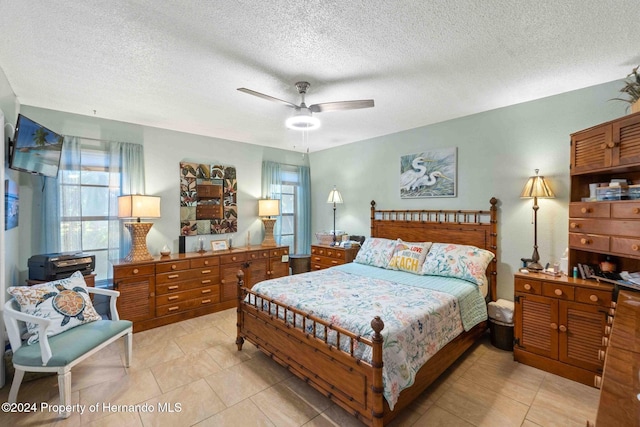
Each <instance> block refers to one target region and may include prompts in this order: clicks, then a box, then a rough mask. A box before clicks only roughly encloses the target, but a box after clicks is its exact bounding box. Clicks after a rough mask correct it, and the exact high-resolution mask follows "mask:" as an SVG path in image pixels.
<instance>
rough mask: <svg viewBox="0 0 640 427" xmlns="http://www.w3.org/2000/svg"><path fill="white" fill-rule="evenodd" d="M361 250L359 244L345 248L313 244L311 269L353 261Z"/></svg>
mask: <svg viewBox="0 0 640 427" xmlns="http://www.w3.org/2000/svg"><path fill="white" fill-rule="evenodd" d="M359 250H360V247H359V246H358V247H351V248H349V249H345V248H341V247H338V246H326V245H311V271H316V270H322V269H324V268H329V267H333V266H336V265H340V264H346V263H348V262H351V261H353V260H354V259H355V257H356V255H357V254H358V251H359Z"/></svg>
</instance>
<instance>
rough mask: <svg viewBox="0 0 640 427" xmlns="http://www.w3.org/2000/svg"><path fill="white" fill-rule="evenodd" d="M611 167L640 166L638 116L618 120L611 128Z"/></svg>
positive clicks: (639, 124) (639, 119)
mask: <svg viewBox="0 0 640 427" xmlns="http://www.w3.org/2000/svg"><path fill="white" fill-rule="evenodd" d="M612 137H613V144H614V145H615V146H614V148H613V164H612V166H614V167H615V166H632V165H640V116H639V115H634V116H631V117H629V118H626V119H622V120H618V121H616V122H615V123H613V127H612Z"/></svg>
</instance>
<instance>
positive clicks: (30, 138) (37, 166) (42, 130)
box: [9, 114, 64, 178]
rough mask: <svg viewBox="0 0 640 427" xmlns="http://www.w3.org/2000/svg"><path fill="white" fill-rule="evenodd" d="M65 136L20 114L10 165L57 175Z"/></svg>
mask: <svg viewBox="0 0 640 427" xmlns="http://www.w3.org/2000/svg"><path fill="white" fill-rule="evenodd" d="M63 139H64V137H63V136H62V135H60V134H57V133H55V132H53V131H52V130H50V129H47V128H46V127H44V126H42V125H40V124H38V123H36V122H34V121H33V120H31V119H29V118H27V117H25V116H23V115H22V114H18V122H17V123H16V131H15V134H14V138H13V144H12V145H13V151H12V153H11V162H10V164H9V167H10V168H11V169H15V170H18V171H21V172H29V173H32V174H38V175H45V176H51V177H54V178H55V177H56V176H58V167H59V165H60V154H61V153H62V141H63Z"/></svg>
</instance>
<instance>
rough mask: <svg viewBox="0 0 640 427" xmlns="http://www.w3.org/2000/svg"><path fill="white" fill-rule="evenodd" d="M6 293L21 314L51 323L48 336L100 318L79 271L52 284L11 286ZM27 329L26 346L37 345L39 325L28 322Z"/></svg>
mask: <svg viewBox="0 0 640 427" xmlns="http://www.w3.org/2000/svg"><path fill="white" fill-rule="evenodd" d="M7 292H9V294H11V295H12V296H13V297H14V298H15V299H16V301H18V304H20V311H21V312H23V313H27V314H31V315H33V316H38V317H42V318H45V319H50V320H52V321H53V324H52V325H51V326H50V327H49V329H48V330H47V336H48V337H50V336H54V335H58V334H59V333H62V332H64V331H66V330H68V329H71V328H74V327H76V326H79V325H82V324H83V323H89V322H93V321H95V320H100V319H102V317H101V316H100V315H99V314H98V312H97V311H96V310H95V309H94V308H93V304H92V303H91V298H90V297H89V293H88V292H87V284H86V283H85V281H84V277H83V276H82V274H81V273H80V272H79V271H76V272H75V273H73V274H72V275H71V277H68V278H66V279H60V280H56V281H54V282H47V283H41V284H39V285H33V286H11V287H10V288H9V289H7ZM27 330H28V331H29V333H30V334H31V336H30V337H29V340H28V343H29V344H35V343H37V342H38V341H39V340H40V337H39V336H38V325H37V324H35V323H29V322H27Z"/></svg>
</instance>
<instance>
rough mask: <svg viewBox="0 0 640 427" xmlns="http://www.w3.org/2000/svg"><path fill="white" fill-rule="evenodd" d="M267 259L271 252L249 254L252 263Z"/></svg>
mask: <svg viewBox="0 0 640 427" xmlns="http://www.w3.org/2000/svg"><path fill="white" fill-rule="evenodd" d="M267 258H269V250H264V251H255V252H249V254H248V259H249V260H251V261H255V260H258V259H267Z"/></svg>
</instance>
